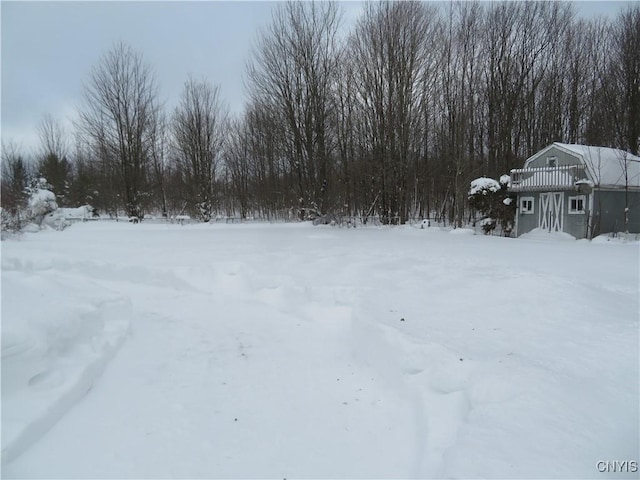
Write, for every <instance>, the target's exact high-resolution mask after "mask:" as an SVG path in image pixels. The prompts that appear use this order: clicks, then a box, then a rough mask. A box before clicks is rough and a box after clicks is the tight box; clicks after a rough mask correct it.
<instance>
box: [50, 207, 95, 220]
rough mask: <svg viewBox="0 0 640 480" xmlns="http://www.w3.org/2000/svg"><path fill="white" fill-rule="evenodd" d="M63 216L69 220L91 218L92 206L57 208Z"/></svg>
mask: <svg viewBox="0 0 640 480" xmlns="http://www.w3.org/2000/svg"><path fill="white" fill-rule="evenodd" d="M58 212H60V213H61V214H62V215H63V216H64V218H66V219H69V220H84V219H88V218H93V207H92V206H91V205H83V206H81V207H77V208H59V209H58Z"/></svg>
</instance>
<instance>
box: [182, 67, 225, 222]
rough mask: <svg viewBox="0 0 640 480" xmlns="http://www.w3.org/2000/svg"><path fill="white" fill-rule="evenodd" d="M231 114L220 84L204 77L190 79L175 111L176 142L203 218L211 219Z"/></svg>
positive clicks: (193, 202)
mask: <svg viewBox="0 0 640 480" xmlns="http://www.w3.org/2000/svg"><path fill="white" fill-rule="evenodd" d="M227 117H228V113H227V108H226V107H225V106H223V104H222V102H221V100H220V95H219V88H218V87H217V86H215V87H214V86H211V85H210V84H209V83H207V82H206V81H204V80H203V81H196V80H194V79H193V78H190V79H189V80H187V82H186V83H185V86H184V90H183V93H182V97H181V99H180V104H179V105H178V106H177V107H176V109H175V112H174V114H173V120H172V130H173V142H174V148H175V150H176V154H177V161H178V164H179V168H180V169H181V172H182V174H183V178H184V182H185V187H186V191H187V192H188V200H189V202H190V204H191V208H192V210H193V211H194V212H196V213H197V214H198V215H199V217H200V219H201V220H202V221H203V222H208V221H209V220H211V214H212V211H213V195H214V191H213V186H214V182H215V177H216V169H217V168H218V161H219V159H220V157H221V154H222V147H223V142H224V136H225V129H226V124H227Z"/></svg>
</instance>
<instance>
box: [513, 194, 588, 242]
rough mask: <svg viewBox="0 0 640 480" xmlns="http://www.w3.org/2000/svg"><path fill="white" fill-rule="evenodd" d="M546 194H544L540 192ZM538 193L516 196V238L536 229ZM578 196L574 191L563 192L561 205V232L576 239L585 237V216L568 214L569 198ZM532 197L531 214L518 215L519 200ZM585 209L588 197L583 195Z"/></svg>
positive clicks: (538, 206) (538, 204)
mask: <svg viewBox="0 0 640 480" xmlns="http://www.w3.org/2000/svg"><path fill="white" fill-rule="evenodd" d="M540 193H546V192H540ZM540 193H538V192H535V193H521V194H519V195H518V209H517V210H516V216H517V222H518V228H517V236H520V235H523V234H525V233H528V232H530V231H531V230H533V229H534V228H538V226H539V219H540ZM576 195H578V193H577V192H575V191H573V190H572V191H566V192H563V197H564V199H563V204H562V231H564V232H566V233H568V234H570V235H573V236H574V237H576V238H586V237H587V221H588V219H587V215H586V214H569V197H573V196H576ZM522 197H533V202H534V207H533V214H526V213H520V198H522ZM585 208H586V209H587V208H589V195H585Z"/></svg>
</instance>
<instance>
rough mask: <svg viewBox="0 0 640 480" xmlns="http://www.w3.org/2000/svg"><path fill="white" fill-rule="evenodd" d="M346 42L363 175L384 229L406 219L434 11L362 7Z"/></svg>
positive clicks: (403, 5) (417, 6) (413, 5)
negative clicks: (360, 124)
mask: <svg viewBox="0 0 640 480" xmlns="http://www.w3.org/2000/svg"><path fill="white" fill-rule="evenodd" d="M366 8H367V9H366V11H365V13H364V15H363V17H362V18H361V19H360V21H359V22H358V24H357V26H356V30H355V32H354V33H353V35H352V36H351V39H350V59H351V60H352V61H353V62H354V64H355V65H356V85H357V86H356V88H357V96H358V101H359V103H360V108H361V110H362V112H363V116H364V118H363V120H364V122H365V124H366V129H365V131H366V135H365V137H366V141H367V142H369V145H368V147H369V149H370V150H369V152H368V155H367V156H368V157H369V161H368V163H369V169H370V170H369V171H370V175H371V178H372V180H373V183H374V185H373V190H374V191H375V196H374V201H375V199H376V198H378V197H379V199H380V200H379V201H380V204H379V207H376V210H377V211H378V212H379V213H380V215H381V218H382V220H383V222H384V223H390V222H392V221H399V222H402V223H404V222H405V221H406V220H407V217H408V210H409V205H410V195H411V193H413V188H411V185H410V180H411V177H410V172H411V170H412V169H411V166H412V165H413V164H414V163H415V162H416V158H417V152H418V149H419V145H420V144H421V143H422V139H421V132H420V125H421V109H420V105H421V100H422V95H423V93H424V92H423V91H422V90H421V88H419V87H420V86H421V81H422V80H423V78H424V76H425V74H426V73H428V71H429V67H431V66H432V58H431V51H430V50H429V49H428V48H427V42H428V41H429V40H430V39H431V38H432V36H433V35H434V28H435V26H436V25H437V24H436V22H435V21H433V18H434V17H435V9H434V8H433V7H430V6H426V5H424V4H422V3H419V2H399V3H391V2H381V3H379V4H368V5H367V7H366Z"/></svg>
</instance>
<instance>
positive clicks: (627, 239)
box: [591, 233, 640, 245]
mask: <svg viewBox="0 0 640 480" xmlns="http://www.w3.org/2000/svg"><path fill="white" fill-rule="evenodd" d="M591 243H596V244H613V245H620V244H626V243H640V234H637V233H630V234H626V233H618V234H617V235H616V236H615V237H613V236H611V234H609V233H606V234H603V235H598V236H597V237H595V238H593V239H592V240H591Z"/></svg>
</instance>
